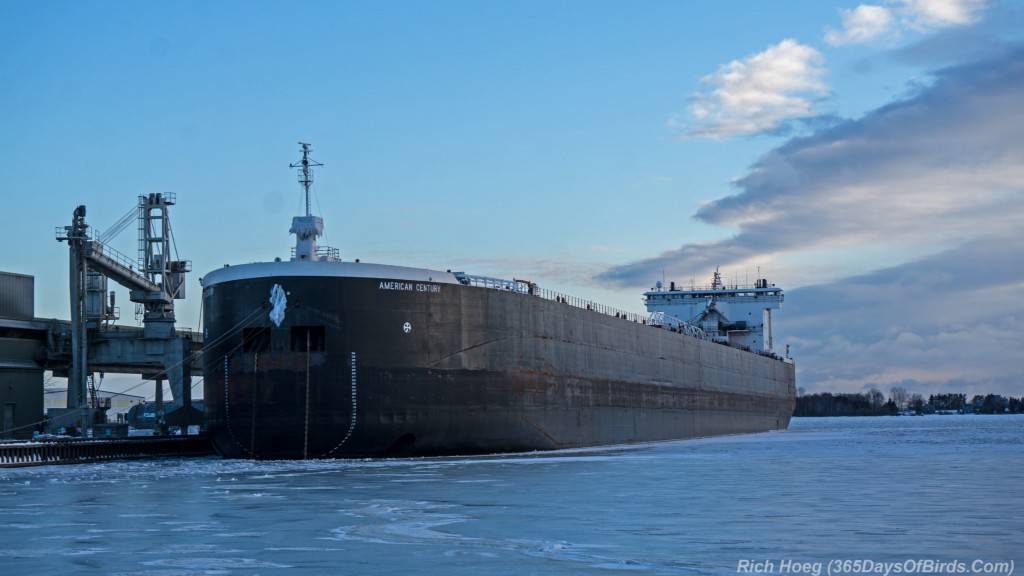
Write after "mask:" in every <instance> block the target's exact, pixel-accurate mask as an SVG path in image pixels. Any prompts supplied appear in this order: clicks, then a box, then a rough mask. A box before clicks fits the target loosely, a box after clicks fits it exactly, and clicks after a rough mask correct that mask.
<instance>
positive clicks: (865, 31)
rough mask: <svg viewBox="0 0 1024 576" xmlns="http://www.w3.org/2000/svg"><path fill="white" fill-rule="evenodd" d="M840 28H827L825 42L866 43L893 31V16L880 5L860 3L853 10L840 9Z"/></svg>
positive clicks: (838, 43)
mask: <svg viewBox="0 0 1024 576" xmlns="http://www.w3.org/2000/svg"><path fill="white" fill-rule="evenodd" d="M839 17H840V19H842V21H843V29H842V30H829V31H828V32H827V33H826V34H825V42H827V43H828V44H830V45H832V46H843V45H847V44H866V43H868V42H872V41H874V40H878V39H882V38H886V37H889V36H891V35H892V34H893V33H894V28H893V27H894V25H895V18H893V15H892V12H891V11H890V10H889V9H888V8H885V7H882V6H868V5H865V4H861V5H860V6H857V7H856V8H854V9H853V10H841V11H840V12H839Z"/></svg>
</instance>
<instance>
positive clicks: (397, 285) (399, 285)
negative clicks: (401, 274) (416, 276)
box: [380, 282, 441, 292]
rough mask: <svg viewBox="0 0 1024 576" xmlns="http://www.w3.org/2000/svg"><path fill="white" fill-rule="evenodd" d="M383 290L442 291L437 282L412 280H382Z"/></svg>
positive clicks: (381, 286) (381, 287)
mask: <svg viewBox="0 0 1024 576" xmlns="http://www.w3.org/2000/svg"><path fill="white" fill-rule="evenodd" d="M380 289H381V290H407V291H410V292H413V291H415V292H440V291H441V287H440V286H439V285H437V284H413V283H411V282H381V283H380Z"/></svg>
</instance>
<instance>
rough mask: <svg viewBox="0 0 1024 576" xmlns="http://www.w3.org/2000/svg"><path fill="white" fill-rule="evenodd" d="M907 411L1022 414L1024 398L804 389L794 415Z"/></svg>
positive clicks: (894, 390)
mask: <svg viewBox="0 0 1024 576" xmlns="http://www.w3.org/2000/svg"><path fill="white" fill-rule="evenodd" d="M906 412H911V413H915V414H934V413H936V412H959V413H973V414H1007V413H1010V414H1020V413H1022V412H1024V397H1022V398H1007V397H1005V396H1000V395H998V394H987V395H984V396H983V395H980V394H978V395H975V396H974V397H973V398H971V399H970V401H968V400H967V395H966V394H955V393H953V394H932V395H930V396H928V399H927V401H926V400H925V398H924V397H922V396H921V395H920V394H911V393H909V392H907V390H906V389H905V388H903V387H901V386H894V387H893V388H892V389H890V390H889V398H888V399H886V398H885V396H884V395H883V394H882V392H881V391H879V390H878V389H871V390H868V391H866V392H846V393H832V392H819V393H817V394H805V393H804V391H803V389H802V388H801V389H798V391H797V398H796V409H795V410H794V411H793V416H892V415H896V414H900V413H906Z"/></svg>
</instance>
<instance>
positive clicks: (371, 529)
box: [0, 416, 1024, 576]
mask: <svg viewBox="0 0 1024 576" xmlns="http://www.w3.org/2000/svg"><path fill="white" fill-rule="evenodd" d="M1022 430H1024V417H1022V416H926V417H899V418H883V417H877V418H830V419H824V418H823V419H794V420H793V423H792V426H791V427H790V429H789V430H788V431H785V432H770V433H765V434H755V435H747V436H730V437H722V438H710V439H702V440H690V441H681V442H666V443H657V444H646V445H641V446H628V447H614V448H600V449H588V450H574V451H563V452H554V453H535V454H534V453H531V454H525V455H523V454H520V455H508V456H488V457H463V458H429V459H408V460H361V461H312V462H250V461H237V460H236V461H228V460H220V459H216V458H204V459H168V460H150V461H128V462H113V463H98V464H85V465H74V466H46V467H37V468H19V469H6V470H2V471H0V518H3V521H2V525H0V567H2V568H3V573H4V574H36V573H50V574H87V573H95V574H119V575H140V576H141V575H146V576H186V575H200V574H203V575H208V574H240V575H256V574H282V575H284V574H289V575H291V574H481V573H493V574H495V575H497V574H609V575H610V574H617V573H623V574H637V573H639V574H736V573H737V565H738V562H739V561H741V560H744V559H749V560H756V561H764V560H774V561H775V564H776V566H778V564H779V562H780V561H782V560H786V559H789V560H790V561H798V562H828V561H829V560H832V559H867V560H872V561H876V562H882V561H904V560H908V559H922V558H924V559H933V560H960V561H967V562H970V561H973V560H975V559H982V560H985V561H990V562H997V561H1009V560H1011V559H1013V560H1016V561H1017V562H1018V563H1019V561H1021V560H1024V555H1021V552H1020V550H1021V547H1020V543H1021V542H1024V511H1022V510H1024V506H1022V505H1024V494H1022V490H1021V487H1022V486H1024V435H1022ZM766 571H767V572H773V571H772V570H766ZM774 572H778V573H783V572H781V571H779V570H775V571H774Z"/></svg>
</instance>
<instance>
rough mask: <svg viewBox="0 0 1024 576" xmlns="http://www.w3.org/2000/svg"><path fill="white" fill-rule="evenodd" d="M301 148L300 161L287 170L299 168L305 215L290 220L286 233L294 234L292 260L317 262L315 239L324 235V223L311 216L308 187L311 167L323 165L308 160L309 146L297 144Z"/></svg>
mask: <svg viewBox="0 0 1024 576" xmlns="http://www.w3.org/2000/svg"><path fill="white" fill-rule="evenodd" d="M299 144H300V145H301V146H302V160H301V161H299V162H297V163H295V164H289V165H288V167H289V168H299V184H302V189H303V192H304V193H305V195H306V215H305V216H295V217H294V218H292V227H291V229H290V230H289V231H288V232H289V233H291V234H295V255H294V256H293V257H292V260H319V259H320V258H319V257H318V256H317V246H316V239H317V238H318V237H319V236H322V235H323V233H324V221H323V218H320V217H319V216H313V214H312V212H311V210H310V206H309V187H310V186H311V185H312V184H313V170H312V169H311V167H312V166H323V164H321V163H319V162H317V161H315V160H311V159H310V158H309V146H310V145H309V144H307V143H305V142H299Z"/></svg>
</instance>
